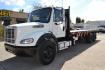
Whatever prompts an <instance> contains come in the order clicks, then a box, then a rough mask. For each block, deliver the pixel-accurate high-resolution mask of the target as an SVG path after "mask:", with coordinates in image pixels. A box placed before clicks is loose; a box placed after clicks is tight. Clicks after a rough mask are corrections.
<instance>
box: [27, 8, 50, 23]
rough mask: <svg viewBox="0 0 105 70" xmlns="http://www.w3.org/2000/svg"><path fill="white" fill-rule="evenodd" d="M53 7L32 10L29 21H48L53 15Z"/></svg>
mask: <svg viewBox="0 0 105 70" xmlns="http://www.w3.org/2000/svg"><path fill="white" fill-rule="evenodd" d="M51 11H52V9H51V8H42V9H38V10H35V11H32V12H31V13H30V16H29V22H42V23H48V22H49V21H50V16H51Z"/></svg>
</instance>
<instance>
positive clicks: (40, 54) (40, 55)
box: [35, 38, 56, 65]
mask: <svg viewBox="0 0 105 70" xmlns="http://www.w3.org/2000/svg"><path fill="white" fill-rule="evenodd" d="M37 47H38V48H37V51H36V57H35V58H36V61H37V62H38V63H41V64H44V65H48V64H50V63H51V62H52V61H53V60H54V58H55V55H56V42H55V40H54V39H53V38H44V39H43V41H42V42H41V43H40V44H38V46H37Z"/></svg>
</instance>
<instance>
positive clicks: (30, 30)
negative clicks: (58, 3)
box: [5, 7, 97, 65]
mask: <svg viewBox="0 0 105 70" xmlns="http://www.w3.org/2000/svg"><path fill="white" fill-rule="evenodd" d="M70 23H71V22H70V8H69V9H63V8H57V7H46V8H41V9H37V10H34V11H32V12H31V13H30V15H29V18H28V22H27V23H21V24H13V25H10V26H7V27H6V28H5V49H6V51H8V52H11V53H13V54H15V55H18V56H19V55H21V54H22V53H25V54H28V55H31V56H34V57H35V59H36V60H37V61H38V62H40V63H42V64H44V65H47V64H50V63H51V62H52V61H53V60H54V58H55V56H56V53H57V52H58V51H59V50H63V49H67V48H69V46H72V45H73V46H74V45H75V44H76V43H75V42H76V41H80V39H81V40H84V41H85V42H87V43H91V42H94V41H95V40H96V32H97V30H71V28H70Z"/></svg>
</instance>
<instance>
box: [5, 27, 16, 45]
mask: <svg viewBox="0 0 105 70" xmlns="http://www.w3.org/2000/svg"><path fill="white" fill-rule="evenodd" d="M5 41H6V42H9V43H15V29H14V28H6V29H5Z"/></svg>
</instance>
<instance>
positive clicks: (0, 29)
mask: <svg viewBox="0 0 105 70" xmlns="http://www.w3.org/2000/svg"><path fill="white" fill-rule="evenodd" d="M3 37H4V28H3V26H1V25H0V38H3Z"/></svg>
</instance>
